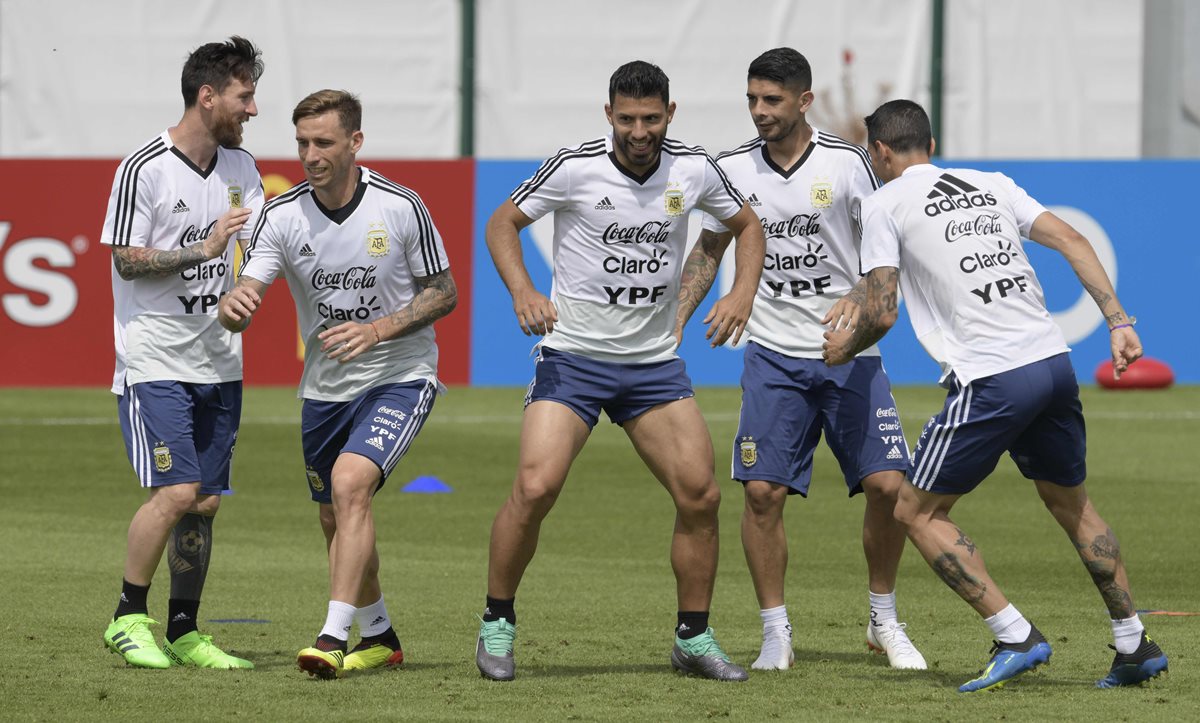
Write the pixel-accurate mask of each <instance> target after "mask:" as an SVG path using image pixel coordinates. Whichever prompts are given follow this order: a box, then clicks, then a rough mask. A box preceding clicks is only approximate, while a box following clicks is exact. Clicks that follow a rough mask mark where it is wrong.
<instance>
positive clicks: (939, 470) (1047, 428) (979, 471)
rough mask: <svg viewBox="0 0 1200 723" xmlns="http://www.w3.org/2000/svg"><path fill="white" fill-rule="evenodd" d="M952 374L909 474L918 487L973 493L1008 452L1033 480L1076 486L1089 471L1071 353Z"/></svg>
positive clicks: (1020, 468) (945, 492)
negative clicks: (964, 379)
mask: <svg viewBox="0 0 1200 723" xmlns="http://www.w3.org/2000/svg"><path fill="white" fill-rule="evenodd" d="M949 381H950V383H951V387H950V392H949V394H947V395H946V405H945V407H944V408H943V409H942V411H941V412H940V413H939V414H938V415H937V416H936V417H934V418H933V419H931V420H929V422H928V423H927V424H926V425H925V430H924V431H923V432H921V439H920V441H918V442H917V449H916V450H915V451H914V452H913V459H912V465H911V467H910V468H909V473H908V477H909V480H911V481H912V483H913V484H914V485H916V486H917V487H918V488H920V489H923V490H926V491H929V492H935V493H938V494H954V495H957V494H963V493H966V492H970V491H971V490H973V489H975V486H976V485H978V484H979V483H980V482H982V481H983V480H984V478H985V477H987V476H988V475H989V474H991V473H992V470H994V469H996V463H997V462H999V461H1000V455H1002V454H1003V453H1004V452H1005V451H1007V452H1008V453H1009V455H1010V456H1012V458H1013V461H1014V462H1016V463H1017V469H1019V470H1020V471H1021V474H1022V475H1024V476H1025V477H1027V478H1029V479H1033V480H1045V481H1047V482H1052V483H1054V484H1057V485H1061V486H1063V487H1073V486H1075V485H1078V484H1081V483H1082V482H1083V481H1084V479H1085V478H1086V477H1087V466H1086V464H1085V457H1086V453H1087V432H1086V429H1085V428H1084V423H1083V406H1082V405H1081V404H1080V403H1079V383H1078V382H1077V381H1076V379H1075V370H1074V368H1072V366H1071V359H1070V357H1068V356H1067V355H1066V354H1065V353H1063V354H1058V355H1056V356H1052V357H1050V358H1048V359H1042V360H1041V361H1036V362H1033V363H1032V364H1026V365H1025V366H1023V367H1018V368H1017V369H1012V370H1010V371H1006V372H1001V373H1000V374H995V375H993V376H990V377H984V378H982V379H976V380H975V381H973V382H971V383H970V384H967V385H966V386H963V385H961V384H959V383H958V380H957V379H956V378H954V377H953V376H951V377H950V379H949Z"/></svg>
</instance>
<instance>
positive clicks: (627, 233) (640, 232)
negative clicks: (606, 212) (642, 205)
mask: <svg viewBox="0 0 1200 723" xmlns="http://www.w3.org/2000/svg"><path fill="white" fill-rule="evenodd" d="M670 235H671V222H670V221H647V222H646V223H644V224H642V225H641V226H622V225H620V224H618V223H611V224H609V225H608V228H606V229H604V236H603V237H601V240H602V241H603V242H604V243H605V244H606V245H609V246H612V245H614V244H661V243H666V242H667V237H668V236H670Z"/></svg>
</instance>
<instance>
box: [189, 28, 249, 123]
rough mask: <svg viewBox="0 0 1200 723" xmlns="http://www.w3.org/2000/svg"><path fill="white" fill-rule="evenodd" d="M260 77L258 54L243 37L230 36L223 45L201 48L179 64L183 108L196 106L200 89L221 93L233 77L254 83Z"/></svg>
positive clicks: (209, 44)
mask: <svg viewBox="0 0 1200 723" xmlns="http://www.w3.org/2000/svg"><path fill="white" fill-rule="evenodd" d="M262 74H263V61H262V51H261V50H259V49H258V48H256V47H254V43H252V42H250V41H249V40H246V39H245V38H243V37H240V36H237V35H234V36H231V37H230V38H229V40H227V41H225V42H223V43H207V44H205V45H201V46H200V47H198V48H196V49H195V50H193V51H192V53H191V55H188V58H187V61H186V62H184V64H183V78H182V83H181V85H182V86H183V107H184V108H191V107H192V106H194V105H196V100H197V97H198V95H199V93H200V88H202V87H203V86H206V85H208V86H211V87H212V89H213V90H215V91H217V92H218V93H221V92H223V91H224V90H225V88H226V87H228V86H229V83H230V82H231V81H232V80H233V79H234V78H237V79H238V80H240V81H242V82H243V83H257V82H258V79H259V78H261V77H262Z"/></svg>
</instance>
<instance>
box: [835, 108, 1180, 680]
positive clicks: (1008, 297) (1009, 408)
mask: <svg viewBox="0 0 1200 723" xmlns="http://www.w3.org/2000/svg"><path fill="white" fill-rule="evenodd" d="M866 123H867V140H868V149H869V151H870V154H871V161H872V165H873V167H874V168H875V173H876V174H877V175H878V176H879V178H880V179H881V180H883V181H884V182H885V183H886V184H887V185H885V186H884V187H883V188H882V189H880V190H879V191H878V192H876V193H875V194H874V195H872V196H870V197H869V198H867V199H866V200H865V201H864V202H863V207H862V219H863V252H862V260H863V269H864V270H865V271H866V272H867V282H868V284H867V289H866V296H865V300H864V302H863V306H862V307H861V309H860V310H859V312H858V314H857V319H856V320H854V319H849V320H843V319H842V318H841V315H840V314H837V313H832V312H831V314H830V317H829V323H830V325H831V326H830V330H829V331H828V332H827V333H826V339H827V343H826V345H825V359H826V361H827V362H828V363H829V364H831V365H832V364H842V363H845V362H847V361H849V360H850V359H851V358H852V357H853V355H854V354H855V353H857V352H858V351H860V350H862V349H865V348H866V347H867V346H869V345H871V344H873V343H875V342H876V341H878V340H879V339H880V338H881V337H882V336H883V335H884V334H885V333H886V332H887V330H888V328H890V327H891V325H892V324H893V323H895V320H896V315H897V310H896V307H897V297H896V290H897V285H898V286H899V288H900V290H901V291H902V292H903V294H904V299H905V302H906V305H907V306H908V313H909V317H910V318H911V320H912V324H913V329H914V330H915V331H916V333H917V337H918V338H919V339H920V340H921V342H922V344H923V345H924V346H925V348H926V349H927V350H928V351H929V352H930V354H931V356H933V357H934V359H936V360H938V361H939V362H940V363H941V364H942V365H943V370H944V374H943V378H942V384H943V386H945V387H947V388H948V389H949V393H948V394H947V396H946V403H945V407H944V409H943V410H942V411H941V412H940V413H939V414H938V415H937V416H936V417H934V418H933V419H931V420H930V421H929V423H928V424H927V425H926V426H925V430H924V431H923V432H922V433H921V439H920V441H919V442H918V444H917V449H916V451H915V452H914V453H913V459H912V464H911V466H910V468H909V474H908V478H909V481H910V482H911V484H906V485H905V486H904V487H903V488H902V489H901V493H900V500H899V502H898V504H897V506H896V515H897V517H898V518H899V519H900V520H901V521H902V522H903V523H904V524H905V525H906V526H907V527H908V535H909V539H911V540H912V541H913V543H914V544H915V545H916V546H917V549H919V550H920V551H921V554H922V555H923V556H924V557H925V560H926V561H927V562H928V563H929V565H930V567H932V568H933V570H934V571H935V572H936V573H937V574H938V576H939V577H940V578H941V579H942V581H943V582H945V583H946V584H947V585H948V586H950V588H951V589H952V590H954V591H955V592H956V593H958V595H959V596H960V597H962V599H963V600H965V601H966V602H967V603H968V604H969V605H971V607H973V608H974V609H975V611H976V612H978V613H979V614H980V615H981V616H982V617H983V618H984V622H986V623H987V625H988V627H989V628H991V630H992V632H993V634H994V635H995V636H996V643H995V646H994V647H993V648H992V652H993V653H994V655H993V657H992V659H991V662H990V663H989V664H988V665H987V667H986V668H985V669H984V671H983V672H982V673H981V674H980V675H979V677H977V678H975V679H973V680H970V681H967V682H966V683H964V684H963V685H961V686H960V687H959V691H961V692H964V693H969V692H973V691H978V690H987V689H990V688H998V687H1000V686H1002V685H1004V683H1006V682H1007V681H1009V680H1012V679H1013V678H1015V677H1017V676H1018V675H1020V674H1021V673H1024V672H1025V671H1027V670H1032V669H1033V668H1035V667H1037V666H1038V665H1041V664H1042V663H1045V662H1047V661H1048V660H1049V659H1050V652H1051V651H1050V644H1049V643H1048V642H1047V641H1046V638H1045V637H1043V636H1042V634H1041V633H1040V632H1039V631H1038V629H1037V628H1036V627H1034V626H1033V625H1032V624H1031V623H1030V622H1029V621H1028V620H1026V619H1025V617H1024V616H1023V615H1022V614H1021V613H1020V612H1019V611H1018V610H1017V608H1015V607H1014V606H1013V605H1012V604H1010V603H1009V602H1008V600H1007V598H1005V596H1004V594H1003V593H1002V592H1001V591H1000V588H999V587H997V586H996V583H995V582H994V581H993V580H992V578H991V577H990V576H989V575H988V572H987V569H986V568H985V567H984V564H983V558H982V556H981V555H980V553H979V551H978V548H977V546H976V545H975V543H974V542H973V541H972V540H971V538H970V537H968V536H967V534H966V533H965V532H964V531H963V530H962V529H960V528H959V527H958V526H956V524H955V523H954V521H953V520H951V519H950V510H951V508H952V507H953V506H954V503H955V502H957V501H958V499H959V498H960V497H961V496H963V495H965V494H967V493H968V492H970V491H971V490H972V489H974V488H975V486H976V485H978V484H979V483H980V482H981V481H982V480H983V479H984V478H985V477H987V476H988V475H989V474H990V473H991V472H992V470H993V469H995V467H996V463H997V461H998V460H999V459H1000V456H1001V455H1002V454H1003V453H1004V452H1005V451H1007V452H1008V453H1009V455H1010V456H1011V457H1012V459H1013V461H1014V462H1016V464H1017V469H1019V470H1020V472H1021V474H1022V475H1024V476H1025V477H1027V478H1028V479H1031V480H1033V481H1034V485H1035V486H1036V487H1037V491H1038V494H1039V495H1040V496H1041V498H1042V501H1043V502H1044V503H1045V504H1046V508H1047V509H1048V510H1049V511H1050V514H1051V515H1053V516H1054V519H1055V520H1056V521H1057V522H1058V524H1059V525H1060V526H1061V527H1062V528H1063V530H1064V531H1066V533H1067V537H1069V538H1070V540H1071V543H1072V544H1073V545H1074V546H1075V549H1076V551H1077V552H1078V553H1079V557H1080V558H1081V559H1082V561H1083V564H1084V567H1086V568H1087V571H1088V573H1089V574H1090V575H1091V577H1092V581H1093V582H1094V583H1095V584H1096V587H1097V589H1098V590H1099V591H1100V595H1101V597H1102V598H1103V600H1104V604H1105V606H1106V607H1107V608H1108V612H1109V616H1110V617H1111V618H1112V630H1113V636H1114V638H1115V648H1116V651H1117V653H1116V658H1115V660H1114V661H1113V664H1112V668H1111V670H1110V671H1109V673H1108V675H1106V676H1105V677H1104V678H1103V679H1101V680H1099V681H1097V683H1096V685H1097V686H1099V687H1101V688H1112V687H1116V686H1122V685H1132V684H1136V683H1140V682H1143V681H1145V680H1149V679H1150V678H1153V677H1155V676H1157V675H1158V674H1159V673H1162V672H1164V671H1166V670H1167V656H1166V655H1164V654H1163V652H1162V650H1160V649H1159V647H1158V645H1156V644H1155V643H1154V642H1153V641H1151V640H1150V638H1149V637H1147V635H1146V632H1145V629H1144V628H1143V626H1142V622H1141V620H1139V619H1138V616H1137V613H1136V610H1135V608H1134V605H1133V598H1132V595H1131V594H1130V589H1129V580H1128V578H1127V576H1126V573H1125V564H1124V563H1123V562H1122V560H1121V548H1120V546H1119V545H1118V543H1117V538H1116V536H1115V535H1114V534H1113V532H1112V529H1110V528H1109V526H1108V524H1107V523H1106V522H1105V521H1104V520H1103V519H1102V518H1101V517H1100V515H1099V514H1098V513H1097V512H1096V509H1095V508H1094V507H1093V506H1092V503H1091V501H1090V500H1089V499H1088V495H1087V491H1086V489H1085V488H1084V478H1085V477H1086V466H1085V460H1084V456H1085V447H1086V442H1085V435H1084V422H1083V408H1082V407H1081V405H1080V403H1079V386H1078V383H1077V382H1076V378H1075V372H1074V370H1073V369H1072V368H1071V361H1070V358H1069V357H1068V355H1067V351H1068V348H1067V344H1066V341H1065V339H1064V338H1063V335H1062V332H1060V331H1059V328H1058V326H1057V325H1056V324H1055V323H1054V321H1053V319H1051V317H1050V314H1049V312H1047V310H1046V305H1045V302H1044V300H1043V299H1044V296H1043V293H1042V288H1041V285H1040V284H1039V283H1038V279H1037V276H1036V275H1035V274H1034V272H1033V266H1032V265H1030V263H1029V260H1028V259H1027V258H1026V256H1025V252H1024V249H1023V247H1022V242H1021V239H1022V238H1030V239H1032V240H1034V241H1036V242H1037V243H1039V244H1042V245H1043V246H1047V247H1049V248H1051V249H1054V250H1055V251H1058V252H1059V253H1061V254H1062V255H1063V256H1064V257H1065V258H1066V259H1067V261H1068V262H1069V263H1070V265H1071V268H1072V269H1073V270H1074V271H1075V274H1076V275H1077V276H1078V277H1079V280H1080V282H1081V283H1082V284H1083V287H1084V288H1085V289H1086V290H1087V291H1088V293H1089V294H1090V295H1091V296H1092V299H1094V300H1095V302H1096V305H1097V306H1098V307H1099V308H1100V311H1101V313H1102V314H1103V315H1104V318H1105V320H1106V321H1107V323H1108V327H1109V335H1110V339H1111V350H1112V360H1113V368H1114V373H1115V374H1116V375H1118V376H1119V375H1120V374H1121V373H1122V372H1124V371H1125V370H1126V369H1127V368H1128V367H1129V365H1130V364H1132V363H1133V362H1134V361H1136V360H1137V359H1138V358H1140V357H1141V356H1142V345H1141V342H1140V341H1139V340H1138V335H1137V334H1136V333H1135V332H1134V330H1133V324H1134V319H1133V317H1130V316H1127V315H1126V313H1125V311H1124V309H1123V308H1122V307H1121V303H1120V302H1119V301H1118V300H1117V296H1116V292H1115V291H1114V290H1113V286H1112V283H1111V282H1110V281H1109V278H1108V274H1107V273H1105V271H1104V268H1103V267H1102V266H1101V265H1100V262H1099V260H1098V259H1097V258H1096V253H1095V251H1093V249H1092V247H1091V244H1089V243H1088V240H1087V239H1086V238H1084V237H1083V236H1081V235H1080V234H1079V233H1078V232H1077V231H1076V230H1075V229H1073V228H1071V226H1070V225H1068V224H1067V223H1065V222H1064V221H1062V220H1061V219H1059V218H1058V217H1057V216H1055V215H1054V214H1053V213H1050V212H1049V211H1047V210H1046V209H1045V208H1044V207H1043V206H1042V205H1041V204H1039V203H1038V202H1037V201H1035V200H1033V199H1032V198H1030V197H1029V196H1028V195H1027V194H1026V193H1025V191H1024V190H1022V189H1021V188H1020V187H1019V186H1017V185H1016V184H1015V183H1014V182H1013V181H1012V179H1010V178H1008V177H1007V176H1004V175H1002V174H999V173H981V172H979V171H974V170H969V169H942V168H938V167H936V166H934V165H931V164H930V162H929V157H930V155H931V154H932V153H933V138H932V136H931V133H930V127H929V118H928V117H927V116H926V115H925V111H924V110H923V109H922V108H921V107H920V106H919V105H917V104H916V103H913V102H912V101H907V100H894V101H891V102H888V103H885V104H883V105H882V106H880V107H879V108H878V109H877V110H876V111H875V112H874V113H873V114H871V115H869V116H867V118H866ZM897 277H899V282H898V283H897ZM835 311H836V310H835ZM847 323H848V324H849V326H847Z"/></svg>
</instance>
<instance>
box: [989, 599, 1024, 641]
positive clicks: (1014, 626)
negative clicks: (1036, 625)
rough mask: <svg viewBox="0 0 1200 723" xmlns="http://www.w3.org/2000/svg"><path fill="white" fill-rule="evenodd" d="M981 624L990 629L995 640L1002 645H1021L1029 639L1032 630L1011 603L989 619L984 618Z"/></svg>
mask: <svg viewBox="0 0 1200 723" xmlns="http://www.w3.org/2000/svg"><path fill="white" fill-rule="evenodd" d="M983 622H985V623H987V626H988V627H989V628H991V629H992V634H993V635H995V636H996V640H999V641H1000V642H1002V643H1023V642H1025V641H1026V640H1028V639H1029V633H1030V631H1032V630H1033V626H1032V625H1030V624H1029V621H1028V620H1026V619H1025V616H1024V615H1022V614H1021V611H1020V610H1017V609H1016V608H1015V607H1013V604H1012V603H1009V604H1008V607H1006V608H1004V609H1003V610H1001V611H1000V612H998V613H996V614H995V615H993V616H991V617H990V618H984V619H983Z"/></svg>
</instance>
